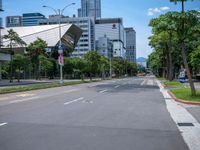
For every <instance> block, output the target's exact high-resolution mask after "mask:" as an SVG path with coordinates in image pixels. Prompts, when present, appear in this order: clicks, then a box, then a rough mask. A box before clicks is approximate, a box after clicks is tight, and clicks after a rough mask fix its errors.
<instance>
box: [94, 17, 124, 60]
mask: <svg viewBox="0 0 200 150" xmlns="http://www.w3.org/2000/svg"><path fill="white" fill-rule="evenodd" d="M105 35H106V36H107V37H108V38H109V39H110V40H111V41H112V43H113V57H122V58H125V54H126V36H125V30H124V26H123V21H122V18H104V19H98V20H96V22H95V39H96V40H98V39H99V38H101V37H104V36H105Z"/></svg>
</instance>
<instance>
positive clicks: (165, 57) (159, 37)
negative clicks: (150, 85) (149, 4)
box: [148, 10, 200, 77]
mask: <svg viewBox="0 0 200 150" xmlns="http://www.w3.org/2000/svg"><path fill="white" fill-rule="evenodd" d="M199 15H200V13H199V12H197V11H193V10H192V11H188V12H186V13H185V15H184V18H183V16H182V14H181V13H178V12H168V13H166V14H164V15H160V16H159V17H158V18H156V19H152V20H151V21H150V23H149V25H150V26H151V27H152V33H153V35H152V36H151V37H150V38H149V39H150V42H149V45H150V46H151V47H152V48H153V53H152V54H151V55H150V56H149V59H148V64H149V66H150V68H151V69H152V70H153V72H154V73H156V74H157V75H160V76H161V75H164V77H166V75H165V73H166V72H169V68H170V69H172V70H174V71H176V72H177V73H178V71H179V68H180V66H181V65H182V63H183V61H182V60H181V47H180V45H181V43H182V42H183V41H184V45H185V48H186V49H187V55H188V56H190V57H188V61H189V62H190V64H191V65H192V67H193V68H196V70H197V68H199V67H198V62H199V61H198V58H199V57H198V48H197V47H198V46H199V45H200V20H199V19H198V16H199ZM182 19H184V31H183V30H182V23H183V21H182ZM170 55H171V56H170ZM170 57H171V61H172V62H171V63H172V65H169V63H170V59H169V58H170ZM193 70H194V69H193Z"/></svg>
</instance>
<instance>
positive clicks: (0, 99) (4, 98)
mask: <svg viewBox="0 0 200 150" xmlns="http://www.w3.org/2000/svg"><path fill="white" fill-rule="evenodd" d="M8 99H9V98H8V97H3V98H0V101H3V100H8Z"/></svg>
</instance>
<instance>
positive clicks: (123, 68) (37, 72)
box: [2, 29, 137, 82]
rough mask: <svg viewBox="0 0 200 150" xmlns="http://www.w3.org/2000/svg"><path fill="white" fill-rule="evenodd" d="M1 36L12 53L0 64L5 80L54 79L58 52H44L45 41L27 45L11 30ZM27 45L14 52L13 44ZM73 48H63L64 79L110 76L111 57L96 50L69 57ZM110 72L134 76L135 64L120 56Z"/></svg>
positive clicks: (114, 61)
mask: <svg viewBox="0 0 200 150" xmlns="http://www.w3.org/2000/svg"><path fill="white" fill-rule="evenodd" d="M4 38H6V39H8V40H10V41H11V42H10V45H9V51H10V54H11V55H12V59H11V61H10V62H7V63H4V64H3V66H2V76H3V78H4V79H9V78H10V81H11V82H12V80H13V79H17V80H18V81H20V79H37V80H40V79H42V78H45V79H56V78H58V77H59V64H58V51H57V49H56V48H52V51H51V52H46V51H45V49H46V48H47V43H46V42H45V41H44V40H42V39H40V38H38V39H37V40H36V41H34V42H32V43H30V44H29V45H26V43H25V42H24V41H23V40H22V39H20V38H19V36H18V35H17V33H16V32H14V31H13V30H12V29H11V30H10V31H8V35H5V36H4ZM16 43H17V44H18V45H23V46H26V52H25V53H16V52H15V50H14V49H13V46H12V45H13V44H16ZM71 52H72V50H71V49H70V50H69V49H65V51H64V66H63V73H64V78H65V79H82V80H84V79H85V78H90V79H91V80H92V78H94V77H100V78H106V77H109V76H110V60H109V59H108V58H106V57H103V56H101V55H99V54H98V53H97V52H96V51H90V52H88V53H87V54H86V55H85V57H84V58H71V57H69V56H70V53H71ZM111 63H112V74H113V75H114V76H115V77H121V76H124V75H125V74H127V75H129V76H134V75H136V73H137V66H136V64H135V63H130V62H128V61H127V60H124V59H122V58H120V57H119V58H118V57H117V58H113V59H112V62H111Z"/></svg>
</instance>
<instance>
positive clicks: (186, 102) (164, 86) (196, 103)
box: [160, 82, 200, 106]
mask: <svg viewBox="0 0 200 150" xmlns="http://www.w3.org/2000/svg"><path fill="white" fill-rule="evenodd" d="M160 83H161V85H162V87H163V88H164V89H166V88H167V86H166V85H164V84H163V83H162V82H160ZM167 93H168V94H169V95H170V96H171V97H172V98H173V99H174V100H175V101H176V102H179V103H183V104H188V105H198V106H200V102H192V101H186V100H183V99H178V98H176V96H175V95H174V94H173V93H172V92H171V91H170V90H167Z"/></svg>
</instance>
